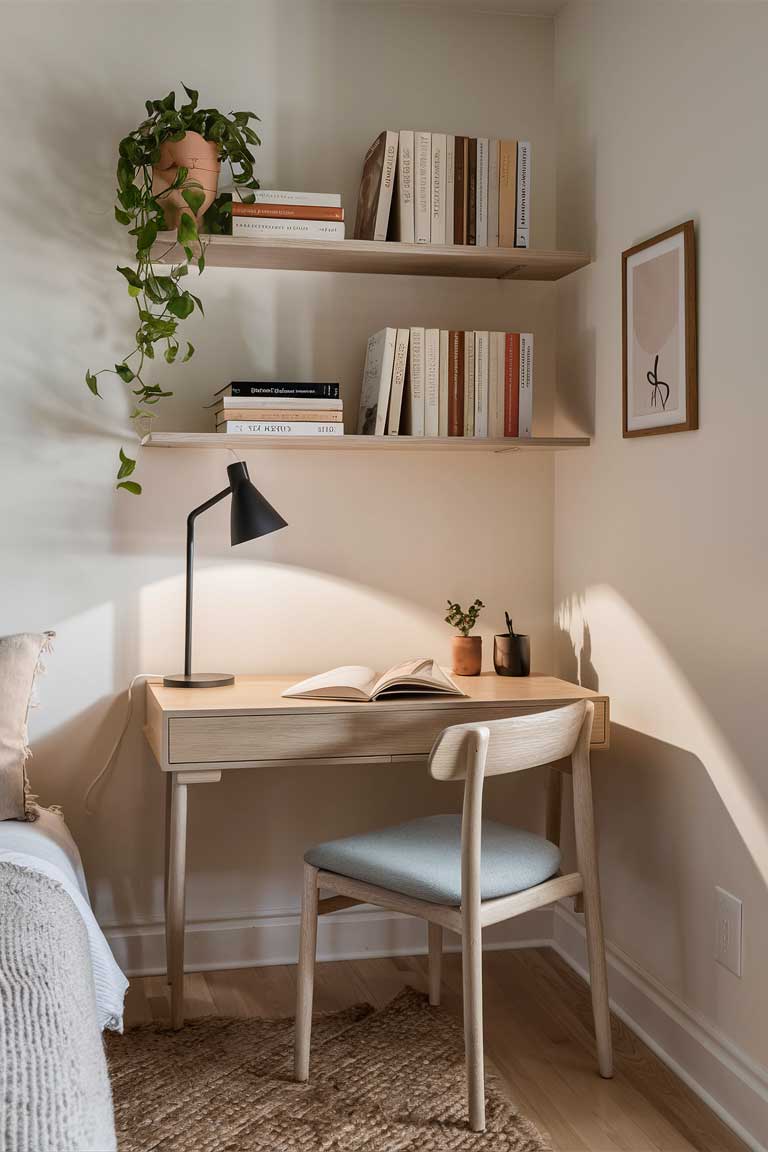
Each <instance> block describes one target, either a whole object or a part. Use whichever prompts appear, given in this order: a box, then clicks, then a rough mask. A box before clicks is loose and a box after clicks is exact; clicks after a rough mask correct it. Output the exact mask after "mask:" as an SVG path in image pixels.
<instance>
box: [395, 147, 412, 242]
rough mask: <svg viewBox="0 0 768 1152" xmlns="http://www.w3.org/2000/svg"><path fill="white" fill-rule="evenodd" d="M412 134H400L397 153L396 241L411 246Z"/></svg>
mask: <svg viewBox="0 0 768 1152" xmlns="http://www.w3.org/2000/svg"><path fill="white" fill-rule="evenodd" d="M413 237H414V231H413V132H411V131H409V130H407V129H406V130H404V131H402V132H401V133H400V145H399V148H398V153H397V228H396V239H398V240H400V241H401V242H402V243H403V244H413V242H414V241H413Z"/></svg>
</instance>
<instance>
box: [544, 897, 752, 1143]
mask: <svg viewBox="0 0 768 1152" xmlns="http://www.w3.org/2000/svg"><path fill="white" fill-rule="evenodd" d="M553 927H554V933H553V934H554V939H553V941H552V947H553V948H554V949H555V951H556V952H557V953H558V955H559V956H561V957H562V959H563V960H565V962H566V963H567V964H569V965H570V966H571V967H572V968H573V969H575V971H576V972H578V973H579V975H580V976H582V977H583V978H584V979H585V980H588V979H589V977H588V972H587V956H586V941H585V937H584V926H583V923H582V918H581V917H580V916H576V915H575V914H574V913H573V912H571V911H570V910H568V909H567V908H565V907H564V906H563V905H558V906H557V907H556V909H555V915H554V925H553ZM606 948H607V954H608V983H609V987H610V993H611V1008H612V1009H613V1011H614V1012H615V1013H616V1015H617V1016H618V1017H619V1019H620V1020H623V1021H624V1023H625V1024H626V1025H627V1026H628V1027H629V1028H631V1030H632V1031H633V1032H634V1033H635V1034H636V1035H637V1036H639V1037H640V1039H641V1040H642V1041H644V1043H646V1044H647V1045H648V1047H649V1048H650V1049H651V1050H652V1051H653V1052H655V1053H656V1055H657V1056H658V1057H659V1059H660V1060H662V1061H663V1062H664V1063H665V1064H666V1065H667V1066H668V1067H669V1068H671V1069H672V1071H673V1072H674V1073H675V1074H676V1075H677V1076H679V1077H680V1079H681V1080H682V1081H683V1082H684V1083H685V1084H687V1085H688V1087H689V1088H690V1089H691V1090H692V1091H693V1092H695V1093H696V1095H697V1096H699V1097H700V1098H701V1099H702V1100H703V1101H704V1103H705V1104H707V1105H708V1106H709V1107H710V1108H711V1109H712V1111H713V1112H715V1113H716V1114H717V1115H718V1116H719V1117H720V1119H721V1120H722V1121H723V1123H724V1124H727V1126H728V1127H729V1128H731V1129H732V1130H733V1131H734V1132H735V1133H736V1135H737V1136H739V1137H740V1138H741V1139H742V1140H743V1141H744V1143H745V1144H746V1145H747V1146H748V1147H749V1148H751V1149H753V1152H766V1147H768V1069H766V1068H764V1067H763V1066H762V1065H760V1064H758V1063H757V1062H756V1061H754V1060H752V1059H751V1057H750V1056H748V1055H747V1054H746V1052H743V1051H742V1050H741V1049H740V1048H738V1047H737V1046H736V1045H735V1044H734V1043H733V1041H731V1040H729V1039H728V1037H727V1036H725V1034H724V1033H722V1032H721V1031H720V1030H719V1029H718V1028H717V1027H716V1026H715V1025H714V1024H712V1023H711V1022H710V1021H709V1020H707V1019H705V1018H704V1017H703V1016H700V1015H699V1014H698V1013H696V1012H694V1011H693V1010H692V1009H691V1008H689V1007H688V1005H687V1004H685V1003H684V1002H683V1001H682V1000H681V999H680V998H679V997H677V996H675V994H674V993H672V992H670V991H669V989H668V988H665V987H664V986H663V985H662V984H660V983H659V981H658V980H656V979H655V978H654V977H653V976H651V975H650V973H648V972H646V971H645V970H644V969H642V968H641V967H640V966H639V965H638V964H636V963H635V962H634V961H633V960H632V958H631V957H630V956H628V955H627V954H626V953H625V952H623V951H622V950H621V949H620V948H617V947H616V945H615V944H611V943H610V941H609V942H608V943H607V945H606Z"/></svg>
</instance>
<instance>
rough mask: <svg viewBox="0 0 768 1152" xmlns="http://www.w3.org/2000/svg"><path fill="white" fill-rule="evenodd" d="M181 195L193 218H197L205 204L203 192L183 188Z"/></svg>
mask: <svg viewBox="0 0 768 1152" xmlns="http://www.w3.org/2000/svg"><path fill="white" fill-rule="evenodd" d="M181 195H182V196H183V198H184V199H185V200H186V202H187V204H189V206H190V208H191V209H192V211H193V213H194V214H195V216H197V214H198V212H199V211H200V209H201V208H202V206H203V204H204V203H205V192H203V191H202V190H201V189H200V188H184V189H183V190H182V193H181Z"/></svg>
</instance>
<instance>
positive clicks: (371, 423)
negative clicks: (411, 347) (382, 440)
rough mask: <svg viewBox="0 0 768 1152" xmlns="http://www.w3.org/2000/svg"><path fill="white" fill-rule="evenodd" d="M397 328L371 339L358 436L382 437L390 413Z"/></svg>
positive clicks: (369, 341) (361, 390) (364, 378)
mask: <svg viewBox="0 0 768 1152" xmlns="http://www.w3.org/2000/svg"><path fill="white" fill-rule="evenodd" d="M396 338H397V329H396V328H382V329H381V331H380V332H376V333H374V335H373V336H370V337H369V338H368V347H367V349H366V353H365V368H364V369H363V383H362V387H361V389H360V411H359V415H358V419H357V434H358V436H383V434H384V429H385V428H386V425H387V413H388V410H389V390H390V387H391V385H392V368H393V366H394V361H395V340H396Z"/></svg>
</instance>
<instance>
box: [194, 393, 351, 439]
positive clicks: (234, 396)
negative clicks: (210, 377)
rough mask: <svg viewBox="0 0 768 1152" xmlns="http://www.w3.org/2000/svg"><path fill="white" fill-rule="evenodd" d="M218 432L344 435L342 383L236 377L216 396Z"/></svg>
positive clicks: (253, 434)
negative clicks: (284, 381) (239, 378)
mask: <svg viewBox="0 0 768 1152" xmlns="http://www.w3.org/2000/svg"><path fill="white" fill-rule="evenodd" d="M213 407H214V411H215V413H216V431H217V432H224V433H237V435H238V436H244V435H245V436H343V435H344V412H343V406H342V402H341V400H340V399H339V385H338V384H316V383H308V384H296V383H281V382H278V381H274V380H267V381H262V380H257V381H246V380H233V381H232V383H231V384H227V386H226V387H225V388H221V389H220V390H219V391H218V392H217V393H216V396H215V397H214V405H213Z"/></svg>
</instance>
